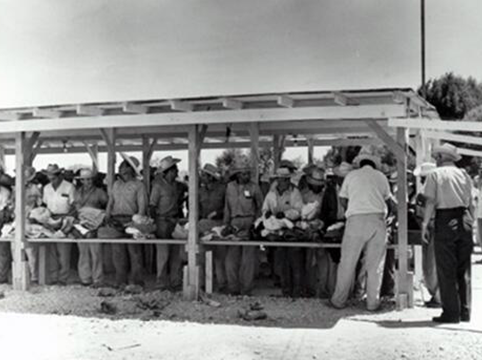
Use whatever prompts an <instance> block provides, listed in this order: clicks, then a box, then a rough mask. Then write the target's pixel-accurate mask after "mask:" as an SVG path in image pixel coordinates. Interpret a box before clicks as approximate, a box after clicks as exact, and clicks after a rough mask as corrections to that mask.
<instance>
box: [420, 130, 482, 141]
mask: <svg viewBox="0 0 482 360" xmlns="http://www.w3.org/2000/svg"><path fill="white" fill-rule="evenodd" d="M424 135H425V137H427V138H431V139H439V140H448V141H455V142H461V143H466V144H473V145H482V138H480V137H478V136H470V135H459V134H452V133H449V132H446V131H431V130H426V131H425V132H424Z"/></svg>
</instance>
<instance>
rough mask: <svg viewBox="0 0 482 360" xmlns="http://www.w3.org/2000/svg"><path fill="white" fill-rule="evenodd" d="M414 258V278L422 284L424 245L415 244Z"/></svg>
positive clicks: (417, 282)
mask: <svg viewBox="0 0 482 360" xmlns="http://www.w3.org/2000/svg"><path fill="white" fill-rule="evenodd" d="M413 259H414V269H413V271H414V278H415V283H416V284H417V285H420V284H421V283H422V282H423V265H422V262H423V254H422V245H414V247H413Z"/></svg>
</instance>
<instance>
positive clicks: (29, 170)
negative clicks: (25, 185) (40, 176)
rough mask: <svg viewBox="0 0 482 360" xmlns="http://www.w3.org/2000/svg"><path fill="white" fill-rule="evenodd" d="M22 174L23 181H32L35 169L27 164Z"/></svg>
mask: <svg viewBox="0 0 482 360" xmlns="http://www.w3.org/2000/svg"><path fill="white" fill-rule="evenodd" d="M24 174H25V175H24V176H25V181H26V182H30V181H32V180H33V179H35V175H37V170H35V168H34V167H33V166H27V167H26V168H25V172H24Z"/></svg>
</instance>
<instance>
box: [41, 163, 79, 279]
mask: <svg viewBox="0 0 482 360" xmlns="http://www.w3.org/2000/svg"><path fill="white" fill-rule="evenodd" d="M62 171H63V169H60V168H59V166H58V165H57V164H50V165H48V166H47V170H46V174H47V177H48V179H49V181H50V183H49V184H47V185H46V186H45V188H44V193H43V202H44V204H45V205H46V206H47V209H49V210H50V212H51V213H52V217H53V218H61V217H64V216H66V215H69V214H70V213H71V212H72V210H73V204H74V200H75V187H74V185H72V184H71V183H69V182H67V181H66V180H64V178H63V175H62ZM71 248H72V244H69V243H57V244H54V245H53V246H52V247H51V249H50V255H51V256H50V261H51V264H50V266H49V268H50V282H52V283H57V282H58V283H59V284H60V285H65V284H67V281H68V278H69V274H70V252H71Z"/></svg>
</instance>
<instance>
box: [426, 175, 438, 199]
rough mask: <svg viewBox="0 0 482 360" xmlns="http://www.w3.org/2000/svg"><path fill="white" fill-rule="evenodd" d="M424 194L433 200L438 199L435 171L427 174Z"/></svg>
mask: <svg viewBox="0 0 482 360" xmlns="http://www.w3.org/2000/svg"><path fill="white" fill-rule="evenodd" d="M423 195H424V196H425V198H426V199H428V200H431V201H435V200H436V199H437V179H436V173H435V172H433V173H431V174H429V175H428V176H427V180H426V181H425V187H424V189H423Z"/></svg>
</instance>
